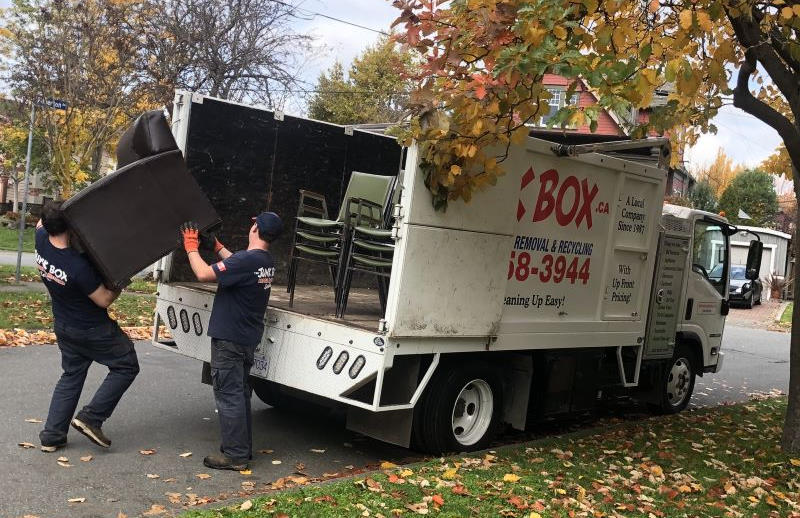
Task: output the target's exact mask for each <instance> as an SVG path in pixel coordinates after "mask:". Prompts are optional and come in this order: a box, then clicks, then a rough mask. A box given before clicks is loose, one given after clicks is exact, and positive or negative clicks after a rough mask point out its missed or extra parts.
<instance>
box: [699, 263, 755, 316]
mask: <svg viewBox="0 0 800 518" xmlns="http://www.w3.org/2000/svg"><path fill="white" fill-rule="evenodd" d="M744 273H745V266H744V265H743V264H732V265H731V275H730V286H731V289H730V292H729V294H728V300H730V302H731V304H734V303H742V304H744V307H746V308H747V309H750V308H752V307H753V305H754V304H761V292H762V291H763V290H764V285H763V284H762V283H761V280H760V279H756V280H753V281H750V280H747V278H746V277H745V276H744ZM708 276H709V277H710V278H712V279H714V278H717V279H719V278H720V277H722V265H721V264H718V265H717V266H716V267H715V268H714V269H713V270H711V272H710V273H709V274H708Z"/></svg>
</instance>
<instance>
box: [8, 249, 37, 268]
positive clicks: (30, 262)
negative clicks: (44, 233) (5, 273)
mask: <svg viewBox="0 0 800 518" xmlns="http://www.w3.org/2000/svg"><path fill="white" fill-rule="evenodd" d="M0 264H11V265H14V266H16V264H17V252H16V251H13V250H0ZM22 266H36V261H35V260H34V254H32V253H30V252H22Z"/></svg>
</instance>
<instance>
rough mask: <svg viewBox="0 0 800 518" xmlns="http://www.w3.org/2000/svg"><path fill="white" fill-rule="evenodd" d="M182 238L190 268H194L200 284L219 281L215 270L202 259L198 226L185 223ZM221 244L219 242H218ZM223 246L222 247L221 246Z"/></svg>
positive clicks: (193, 270) (182, 226) (182, 228)
mask: <svg viewBox="0 0 800 518" xmlns="http://www.w3.org/2000/svg"><path fill="white" fill-rule="evenodd" d="M180 230H181V236H182V237H183V249H184V250H186V255H187V256H188V257H189V266H191V267H192V272H194V275H195V277H197V280H198V281H200V282H212V281H216V280H217V274H216V273H214V270H213V269H212V268H211V267H210V266H209V265H208V264H207V263H206V262H205V261H204V260H203V258H202V257H200V252H199V251H198V248H200V235H199V232H198V230H197V225H195V224H194V223H191V222H189V223H184V224H183V225H181V229H180ZM217 244H219V241H217ZM220 246H221V245H220Z"/></svg>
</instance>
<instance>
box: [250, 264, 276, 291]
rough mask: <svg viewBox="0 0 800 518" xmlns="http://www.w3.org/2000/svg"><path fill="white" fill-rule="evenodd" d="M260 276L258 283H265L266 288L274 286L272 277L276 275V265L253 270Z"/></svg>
mask: <svg viewBox="0 0 800 518" xmlns="http://www.w3.org/2000/svg"><path fill="white" fill-rule="evenodd" d="M253 274H255V276H256V277H258V283H259V284H263V285H264V289H265V290H266V289H269V288H271V287H272V278H273V277H275V267H274V266H271V267H269V268H264V267H263V266H262V267H261V268H259V269H258V270H256V271H255V272H253Z"/></svg>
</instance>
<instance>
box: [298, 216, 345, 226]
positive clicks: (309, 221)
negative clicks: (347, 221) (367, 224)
mask: <svg viewBox="0 0 800 518" xmlns="http://www.w3.org/2000/svg"><path fill="white" fill-rule="evenodd" d="M297 221H299V222H300V223H303V224H304V225H308V226H310V227H326V228H333V227H341V226H344V223H342V222H341V221H336V220H333V219H323V218H309V217H307V216H298V218H297Z"/></svg>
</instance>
